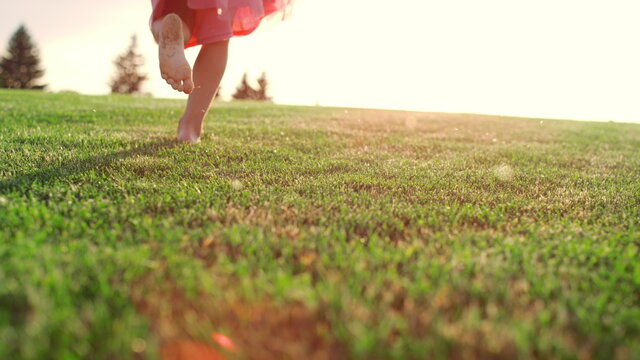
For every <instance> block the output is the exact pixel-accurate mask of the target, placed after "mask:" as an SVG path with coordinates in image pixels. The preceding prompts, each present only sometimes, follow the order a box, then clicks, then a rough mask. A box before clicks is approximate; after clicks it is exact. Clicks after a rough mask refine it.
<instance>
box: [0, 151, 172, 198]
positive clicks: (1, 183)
mask: <svg viewBox="0 0 640 360" xmlns="http://www.w3.org/2000/svg"><path fill="white" fill-rule="evenodd" d="M177 145H178V142H177V141H176V140H159V141H154V142H151V143H148V144H144V145H141V146H137V147H134V148H132V149H128V150H122V151H116V152H113V153H110V154H103V155H96V156H90V157H87V158H83V159H70V160H69V161H64V162H62V163H60V164H56V165H52V166H48V167H44V168H42V169H39V170H33V171H29V172H25V173H21V174H17V175H15V176H11V177H8V178H4V179H1V180H0V194H6V193H9V192H10V191H14V190H22V191H24V190H29V189H30V188H31V186H32V185H33V184H34V183H38V184H46V183H48V182H51V181H54V180H57V179H64V178H66V177H69V176H71V175H75V174H80V173H84V172H87V171H90V170H93V169H101V168H106V167H108V166H109V165H111V164H112V163H113V162H115V161H118V160H120V159H124V158H129V157H134V156H140V155H151V154H154V153H157V152H158V151H160V150H163V149H170V148H174V147H176V146H177Z"/></svg>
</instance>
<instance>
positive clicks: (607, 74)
mask: <svg viewBox="0 0 640 360" xmlns="http://www.w3.org/2000/svg"><path fill="white" fill-rule="evenodd" d="M0 10H1V11H0V51H3V50H4V49H2V48H4V47H6V45H2V44H6V43H7V42H8V40H9V37H10V36H11V34H12V33H13V31H15V30H16V28H17V27H18V26H19V25H20V24H21V23H24V24H25V25H26V26H27V28H28V30H29V31H30V33H31V35H32V37H33V38H34V40H35V42H36V44H37V45H38V47H39V48H40V53H41V58H42V62H43V66H44V68H45V70H46V75H45V78H44V82H46V83H48V84H49V87H48V89H49V90H51V91H62V90H72V91H77V92H81V93H87V94H106V93H108V92H109V86H108V81H109V78H110V77H111V75H112V74H113V72H114V66H113V59H114V58H115V57H116V56H117V55H118V54H119V53H121V52H123V51H124V50H125V49H126V47H127V46H128V44H129V41H130V37H131V35H132V34H136V35H137V37H138V42H139V50H140V52H141V53H142V54H143V55H144V57H145V59H146V65H145V68H144V71H145V72H146V73H147V74H148V76H149V81H147V83H146V84H145V85H144V88H143V90H144V91H145V92H148V93H150V94H152V95H153V96H156V97H171V98H186V95H183V94H180V93H177V92H175V91H174V90H173V89H171V88H170V87H169V86H168V85H166V84H165V83H164V81H163V80H162V79H161V78H160V74H159V71H158V63H157V46H156V45H155V43H154V41H153V38H152V36H151V34H150V32H149V30H148V20H149V15H150V12H151V3H150V1H149V0H139V1H133V0H109V1H102V2H96V1H86V0H58V1H51V0H29V1H21V2H17V1H9V0H0ZM638 13H640V2H638V0H482V1H479V0H393V1H390V0H386V1H384V0H299V1H297V2H296V3H295V6H294V8H293V11H292V14H291V17H290V18H289V19H288V20H287V21H286V22H284V23H281V24H277V25H276V24H270V25H269V26H266V27H264V28H261V29H259V30H258V31H257V32H255V33H253V34H251V35H249V36H247V37H243V38H234V39H232V41H231V45H230V57H229V63H228V67H227V72H226V74H225V77H224V78H223V81H222V95H223V98H227V99H228V98H229V97H230V96H231V93H232V92H233V90H234V89H235V87H236V86H237V84H238V83H239V82H240V79H241V78H242V74H243V73H244V72H247V73H248V74H249V76H250V77H251V78H256V77H258V76H259V75H260V73H262V72H263V71H264V72H266V73H267V77H268V79H269V80H270V84H271V95H272V96H273V98H274V101H275V102H276V103H281V104H301V105H321V106H349V107H367V108H387V109H404V110H419V111H444V112H464V113H487V114H502V115H515V116H530V117H544V118H563V119H576V120H600V121H608V120H614V121H627V122H628V121H631V122H640V106H639V104H640V21H637V14H638ZM197 51H198V49H197V48H192V49H189V50H188V52H187V57H188V58H189V59H190V60H191V61H193V60H194V59H195V56H196V55H197Z"/></svg>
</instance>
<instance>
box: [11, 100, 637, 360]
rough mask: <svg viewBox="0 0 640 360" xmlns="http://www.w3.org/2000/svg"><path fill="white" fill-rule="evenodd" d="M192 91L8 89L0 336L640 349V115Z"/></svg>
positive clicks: (114, 352) (628, 352) (100, 353)
mask: <svg viewBox="0 0 640 360" xmlns="http://www.w3.org/2000/svg"><path fill="white" fill-rule="evenodd" d="M182 106H183V102H182V101H171V100H156V99H149V98H136V97H122V96H101V97H89V96H80V95H75V94H43V93H38V92H24V91H22V92H20V91H0V359H140V358H150V359H153V358H158V357H161V356H162V355H164V356H165V358H168V357H171V355H170V354H174V353H176V351H183V350H176V348H178V349H181V348H186V347H190V348H191V349H192V348H198V349H200V350H198V351H200V352H206V351H208V349H213V350H215V351H217V352H218V353H220V354H224V355H225V357H227V358H228V359H236V358H237V359H247V358H248V359H287V358H291V359H342V358H354V359H387V358H389V359H476V358H477V359H639V358H640V341H639V339H640V262H639V261H638V258H639V256H640V254H639V248H640V224H639V219H640V125H634V124H616V123H586V122H571V121H554V120H544V121H541V120H539V119H519V118H505V117H494V116H480V115H456V114H430V113H408V112H383V111H370V110H354V109H349V110H346V109H335V108H313V107H290V106H274V105H268V104H257V103H230V104H217V105H216V108H215V110H214V111H213V112H212V114H210V115H209V119H208V121H207V123H206V129H205V135H204V137H203V140H202V142H201V143H200V144H197V145H184V144H177V143H176V142H174V141H173V140H172V139H173V137H174V132H175V127H176V124H177V122H176V119H177V117H178V116H179V114H180V112H181V109H182ZM212 333H222V334H225V335H227V336H228V337H230V338H231V339H232V340H233V341H234V342H235V344H236V350H233V351H230V350H229V349H225V348H223V347H221V346H220V345H219V344H216V343H215V342H214V341H213V340H212V337H211V334H212ZM185 344H186V345H185ZM213 350H212V351H213ZM184 351H187V350H184ZM211 359H213V357H211Z"/></svg>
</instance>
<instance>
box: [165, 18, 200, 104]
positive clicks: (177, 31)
mask: <svg viewBox="0 0 640 360" xmlns="http://www.w3.org/2000/svg"><path fill="white" fill-rule="evenodd" d="M158 58H159V60H160V73H161V74H162V78H163V79H164V80H165V81H166V82H167V83H168V84H169V85H171V87H172V88H174V89H175V90H178V91H181V92H184V93H185V94H190V93H191V92H192V91H193V80H192V78H191V67H190V66H189V62H188V61H187V58H186V57H185V56H184V35H183V32H182V20H180V17H179V16H178V15H176V14H169V15H167V16H165V17H164V19H162V23H161V27H160V36H159V41H158Z"/></svg>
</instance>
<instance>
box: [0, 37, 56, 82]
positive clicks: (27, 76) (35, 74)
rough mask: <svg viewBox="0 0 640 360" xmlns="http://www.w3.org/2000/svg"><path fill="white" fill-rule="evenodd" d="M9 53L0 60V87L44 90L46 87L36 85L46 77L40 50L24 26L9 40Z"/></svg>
mask: <svg viewBox="0 0 640 360" xmlns="http://www.w3.org/2000/svg"><path fill="white" fill-rule="evenodd" d="M7 53H8V55H7V56H4V57H2V59H1V60H0V87H7V88H12V89H39V90H42V89H44V87H45V86H46V85H39V84H37V83H36V81H37V80H38V79H39V78H41V77H42V75H44V70H42V69H41V68H40V56H39V53H38V49H37V47H36V45H35V44H34V43H33V41H32V40H31V36H30V35H29V33H28V32H27V28H26V27H25V26H24V25H20V27H19V28H18V30H16V32H15V33H13V35H12V36H11V39H9V47H8V48H7Z"/></svg>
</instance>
